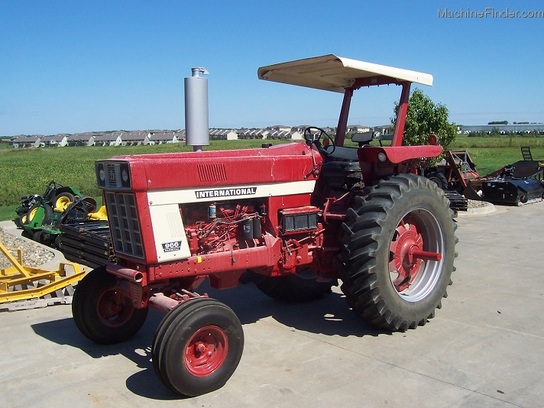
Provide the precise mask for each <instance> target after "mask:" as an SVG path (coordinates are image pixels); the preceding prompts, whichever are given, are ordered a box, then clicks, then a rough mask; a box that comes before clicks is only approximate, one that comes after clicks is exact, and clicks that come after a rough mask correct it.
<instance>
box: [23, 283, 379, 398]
mask: <svg viewBox="0 0 544 408" xmlns="http://www.w3.org/2000/svg"><path fill="white" fill-rule="evenodd" d="M199 293H207V294H208V296H209V297H212V298H215V299H217V300H219V301H221V302H223V303H225V304H227V305H228V306H229V307H230V308H232V309H233V310H234V312H235V313H236V315H237V316H238V318H239V319H240V322H241V323H242V325H248V324H254V323H257V322H258V321H259V320H261V319H266V318H272V319H274V320H276V321H277V322H278V323H280V324H283V325H285V326H287V327H290V328H293V329H296V330H300V331H304V332H309V333H315V334H323V335H330V336H333V335H335V336H344V337H346V336H355V337H363V336H378V335H383V334H390V333H389V332H386V331H379V330H376V329H375V328H373V327H371V326H369V325H367V324H366V323H364V322H363V321H362V320H361V319H359V318H358V317H357V316H356V315H355V314H354V313H353V312H352V311H351V310H350V309H349V308H348V306H347V304H346V302H345V299H344V296H343V295H342V294H340V293H336V292H334V291H333V292H332V293H331V294H328V295H326V296H324V297H323V298H322V299H319V300H316V301H313V302H308V303H302V304H287V303H281V302H278V301H275V300H273V299H271V298H269V297H268V296H266V295H264V294H263V293H261V292H260V291H259V290H258V289H257V288H256V287H255V286H254V285H253V284H252V283H247V284H240V285H238V287H236V288H234V289H229V290H216V289H213V288H211V287H210V286H208V285H207V284H203V285H202V286H201V287H199ZM163 316H164V315H162V314H161V313H159V312H157V311H155V310H150V311H149V314H148V317H147V320H146V322H145V324H144V326H143V327H142V328H141V329H140V331H139V332H138V333H137V334H136V335H135V336H134V337H133V338H132V339H130V340H128V341H126V342H124V343H120V344H113V345H100V344H95V343H93V342H92V341H91V340H89V339H87V338H86V337H84V336H83V335H82V334H81V333H80V332H79V330H78V329H77V328H76V325H75V323H74V322H73V320H72V318H65V319H59V320H53V321H48V322H43V323H38V324H34V325H32V329H33V330H34V332H35V333H36V334H37V335H39V336H41V337H43V338H45V339H47V340H49V341H51V342H54V343H56V344H59V345H61V346H69V347H73V348H76V349H80V350H82V351H84V352H85V353H86V354H87V355H89V356H90V357H91V358H93V359H99V358H102V357H107V356H113V355H122V356H124V357H126V358H127V359H128V360H130V361H132V362H134V363H135V364H136V367H137V368H138V369H139V371H137V372H135V373H134V374H133V375H131V376H130V377H128V378H127V380H126V387H127V389H129V390H130V391H131V392H132V393H134V394H135V395H139V396H141V397H144V398H148V399H153V400H179V399H183V397H180V396H179V395H176V394H173V393H172V392H171V391H170V390H169V389H168V388H167V387H166V386H165V385H164V384H163V383H162V382H161V381H160V379H159V378H158V376H157V375H156V374H155V371H154V368H153V363H152V361H151V343H152V339H153V336H154V334H155V331H156V329H157V327H158V326H159V324H160V322H161V320H162V318H163ZM105 364H108V363H107V362H106V363H105Z"/></svg>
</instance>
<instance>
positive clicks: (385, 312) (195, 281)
mask: <svg viewBox="0 0 544 408" xmlns="http://www.w3.org/2000/svg"><path fill="white" fill-rule="evenodd" d="M258 76H259V78H261V79H264V80H269V81H277V82H284V83H290V84H295V85H301V86H306V87H312V88H317V89H322V90H328V91H334V92H341V93H343V94H344V99H343V103H342V108H341V111H340V117H339V120H338V126H337V131H336V134H335V135H334V136H333V135H330V134H327V133H326V132H325V131H324V130H322V129H320V128H317V127H309V128H307V129H305V131H304V141H300V142H293V143H286V144H281V145H275V146H267V147H266V146H265V147H262V148H255V149H243V150H228V151H195V152H184V153H171V154H148V155H130V156H117V157H113V158H111V159H108V160H102V161H98V162H97V163H96V176H97V180H98V185H99V187H100V188H101V189H102V190H103V197H104V200H105V204H106V207H107V213H108V217H109V223H110V232H111V237H112V241H113V246H114V250H115V256H116V258H117V263H116V264H109V265H107V266H105V267H100V268H97V269H94V270H93V271H91V272H90V273H88V274H87V276H86V277H85V278H84V279H83V280H82V281H81V282H80V283H79V285H78V287H77V290H76V292H75V295H74V298H73V305H72V308H73V317H74V321H75V323H76V325H77V327H78V328H79V330H80V331H81V332H82V333H83V334H84V335H85V336H87V337H88V338H89V339H91V340H93V341H95V342H97V343H116V342H121V341H124V340H127V339H129V338H130V337H131V336H133V335H134V334H135V333H136V332H137V331H138V330H139V329H140V327H141V326H142V325H143V323H144V320H145V319H146V315H147V311H148V308H149V307H152V308H155V309H158V310H161V311H163V312H165V313H166V316H165V317H164V319H163V320H162V322H161V323H160V325H159V327H158V329H157V331H156V334H155V336H154V339H153V342H152V360H153V366H154V368H155V371H156V373H157V374H158V376H159V377H160V379H161V380H162V381H163V382H164V384H165V385H166V386H168V387H169V388H170V389H171V390H173V391H174V392H175V393H178V394H182V395H187V396H195V395H199V394H203V393H206V392H210V391H213V390H216V389H218V388H220V387H222V386H223V385H224V384H225V382H226V381H227V380H228V379H229V378H230V376H231V375H232V374H233V372H234V370H235V369H236V367H237V365H238V363H239V361H240V358H241V355H242V350H243V343H244V336H243V330H242V326H241V324H240V321H239V320H238V318H237V317H236V315H235V314H234V312H233V311H232V310H231V309H230V308H229V307H228V306H226V305H225V304H222V303H221V302H218V301H217V300H214V299H211V298H209V297H207V295H199V294H197V293H196V290H197V288H198V286H199V285H200V284H201V283H202V282H203V281H205V280H206V279H208V280H209V284H210V285H211V287H213V288H219V289H224V288H232V287H235V286H236V285H237V284H238V282H239V280H240V278H241V277H242V276H243V275H244V277H245V276H248V275H249V276H251V277H252V279H253V280H254V282H255V283H256V285H257V287H258V288H259V289H260V290H262V291H263V292H265V293H266V294H267V295H269V296H271V297H273V298H276V299H279V300H284V301H290V302H296V301H307V300H311V299H315V298H319V297H321V296H323V295H324V294H325V293H328V292H330V290H331V287H332V286H334V285H338V284H339V282H341V289H342V291H343V293H344V294H345V295H346V298H347V302H348V304H349V307H350V308H352V309H353V311H354V312H355V313H356V314H357V315H358V316H360V317H361V318H362V319H363V320H365V321H366V322H368V323H370V324H372V325H374V326H377V327H379V328H382V329H385V330H388V331H405V330H407V329H413V328H416V327H417V326H418V325H424V324H425V323H426V322H427V320H428V319H430V318H432V317H433V316H434V314H435V310H436V309H437V308H440V306H441V301H442V298H443V297H445V296H446V289H447V286H448V285H449V284H450V283H451V281H450V276H451V273H452V271H453V269H454V266H453V263H454V258H455V256H456V255H455V244H456V237H455V223H454V220H453V219H452V213H451V211H450V209H449V206H448V201H447V199H446V198H445V196H444V193H443V192H442V190H440V189H439V188H438V187H437V185H436V184H435V183H433V182H432V181H430V180H428V179H426V178H424V177H422V176H420V175H418V172H420V169H419V164H420V163H421V159H422V158H426V157H436V156H438V155H439V154H440V153H441V150H442V149H441V147H440V146H438V145H433V144H429V145H424V146H402V138H403V130H404V124H405V118H406V112H407V109H408V99H409V94H410V85H411V83H413V82H416V83H420V84H425V85H432V76H431V75H428V74H423V73H419V72H414V71H408V70H404V69H398V68H392V67H387V66H383V65H377V64H371V63H366V62H361V61H355V60H351V59H347V58H340V57H337V56H334V55H326V56H321V57H315V58H309V59H303V60H298V61H292V62H287V63H282V64H276V65H271V66H266V67H261V68H259V70H258ZM389 84H391V85H400V87H401V96H400V101H399V104H400V105H399V109H398V112H399V113H398V118H397V120H396V128H395V131H394V135H393V138H392V141H391V143H390V145H388V146H381V145H380V146H378V145H373V144H371V143H370V142H371V139H372V137H373V134H372V133H361V134H354V135H353V136H352V138H351V141H346V143H344V141H345V140H346V130H347V123H348V114H349V108H350V103H351V99H352V96H353V93H354V91H355V90H358V89H360V88H365V87H370V86H378V85H389ZM348 142H349V143H348ZM350 144H351V145H352V147H349V145H350Z"/></svg>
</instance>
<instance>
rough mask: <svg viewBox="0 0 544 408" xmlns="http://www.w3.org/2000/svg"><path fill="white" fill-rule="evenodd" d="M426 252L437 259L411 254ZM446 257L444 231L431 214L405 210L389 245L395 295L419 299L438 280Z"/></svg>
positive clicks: (413, 300)
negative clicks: (405, 212) (422, 257)
mask: <svg viewBox="0 0 544 408" xmlns="http://www.w3.org/2000/svg"><path fill="white" fill-rule="evenodd" d="M418 251H425V252H427V253H430V254H433V255H434V256H436V258H437V260H430V259H425V260H424V259H421V258H420V257H417V256H414V254H415V253H417V252H418ZM444 256H445V243H444V234H443V231H442V229H441V227H440V223H439V222H438V221H437V219H436V218H435V217H434V215H433V214H432V213H431V212H429V211H427V210H425V209H415V210H412V211H410V212H408V213H407V214H406V215H405V216H404V217H402V219H401V220H400V222H399V224H398V225H397V228H396V229H395V232H394V233H393V238H392V240H391V244H390V247H389V278H390V281H391V285H392V286H393V289H394V290H395V292H396V293H397V295H398V296H399V297H400V298H402V299H403V300H406V301H408V302H418V301H420V300H423V299H424V298H426V297H427V296H428V295H429V294H430V293H432V292H433V291H434V289H435V287H436V285H437V284H438V282H439V281H440V276H441V274H442V270H443V266H442V265H443V259H444Z"/></svg>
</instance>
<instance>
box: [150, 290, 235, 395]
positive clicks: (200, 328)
mask: <svg viewBox="0 0 544 408" xmlns="http://www.w3.org/2000/svg"><path fill="white" fill-rule="evenodd" d="M243 348H244V332H243V329H242V325H241V324H240V321H239V320H238V318H237V317H236V314H235V313H234V312H233V311H232V310H231V309H230V308H229V307H228V306H226V305H225V304H223V303H221V302H219V301H217V300H215V299H210V298H199V299H194V300H189V301H187V302H186V303H182V304H180V305H179V306H177V307H176V308H174V309H172V310H171V311H170V312H168V314H167V315H166V316H165V317H164V319H163V321H162V322H161V324H160V325H159V327H158V329H157V331H156V333H155V337H154V339H153V345H152V359H153V367H154V369H155V372H156V373H157V375H158V376H159V378H160V379H161V380H162V382H163V383H164V384H165V385H166V386H167V387H169V388H170V389H171V390H172V391H173V392H175V393H177V394H181V395H185V396H189V397H193V396H196V395H201V394H205V393H208V392H211V391H215V390H217V389H219V388H221V387H222V386H223V385H224V384H225V383H226V382H227V380H228V379H229V378H230V377H231V376H232V374H233V373H234V371H235V370H236V367H237V366H238V363H239V362H240V359H241V357H242V351H243Z"/></svg>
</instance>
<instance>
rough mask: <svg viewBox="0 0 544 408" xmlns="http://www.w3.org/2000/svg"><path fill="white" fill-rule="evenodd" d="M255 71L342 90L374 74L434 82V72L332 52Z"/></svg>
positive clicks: (286, 80)
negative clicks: (418, 70)
mask: <svg viewBox="0 0 544 408" xmlns="http://www.w3.org/2000/svg"><path fill="white" fill-rule="evenodd" d="M257 75H258V77H259V79H265V80H268V81H274V82H282V83H286V84H292V85H300V86H305V87H308V88H316V89H323V90H326V91H333V92H342V93H343V92H344V89H345V88H349V87H351V86H352V85H353V84H354V83H355V80H357V79H366V80H368V81H369V83H368V84H367V85H373V83H372V82H373V80H372V78H376V85H379V84H383V82H378V78H379V77H382V78H383V77H387V78H390V79H391V82H390V83H396V82H416V83H419V84H423V85H429V86H432V85H433V76H432V75H430V74H424V73H422V72H416V71H409V70H407V69H401V68H394V67H388V66H386V65H379V64H373V63H371V62H363V61H357V60H353V59H349V58H343V57H338V56H336V55H333V54H329V55H323V56H321V57H313V58H306V59H301V60H296V61H290V62H284V63H281V64H274V65H268V66H265V67H260V68H259V70H258V72H257Z"/></svg>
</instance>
